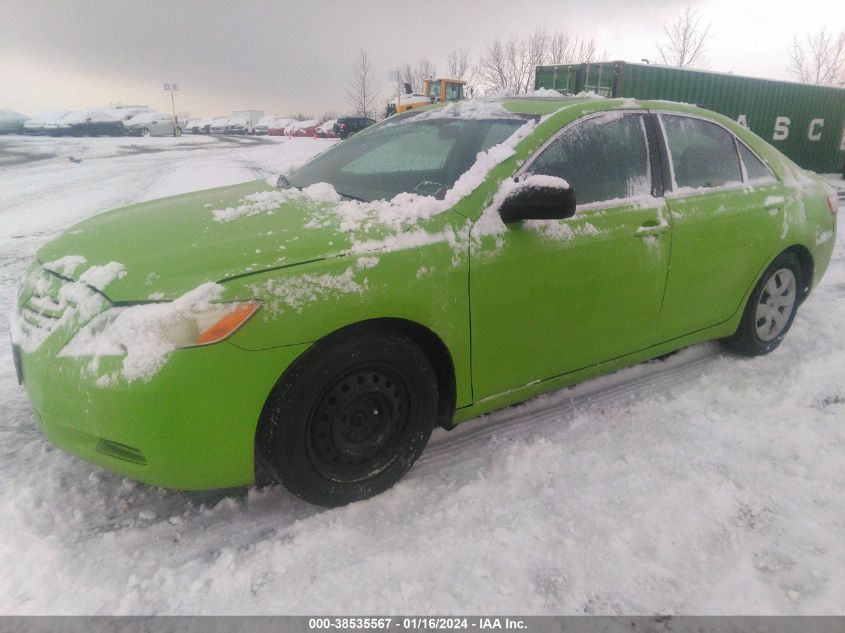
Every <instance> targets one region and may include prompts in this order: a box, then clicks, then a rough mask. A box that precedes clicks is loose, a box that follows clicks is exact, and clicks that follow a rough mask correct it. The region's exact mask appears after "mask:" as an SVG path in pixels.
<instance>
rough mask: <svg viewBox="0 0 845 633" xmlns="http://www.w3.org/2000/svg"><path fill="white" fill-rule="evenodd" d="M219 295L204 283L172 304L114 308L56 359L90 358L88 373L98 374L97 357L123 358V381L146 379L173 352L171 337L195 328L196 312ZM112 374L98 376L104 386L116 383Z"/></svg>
mask: <svg viewBox="0 0 845 633" xmlns="http://www.w3.org/2000/svg"><path fill="white" fill-rule="evenodd" d="M222 292H223V286H221V285H219V284H216V283H205V284H202V285H200V286H198V287H196V288H194V289H193V290H191V291H189V292H187V293H185V294H184V295H182V296H181V297H179V298H178V299H175V300H174V301H169V302H166V303H154V304H145V305H135V306H130V307H128V308H112V309H111V310H108V311H107V312H104V313H102V314H100V315H99V316H97V317H95V318H94V319H93V320H92V321H91V322H90V323H88V325H86V326H85V327H83V328H82V329H81V330H80V331H79V332H78V333H77V334H76V336H74V337H73V339H72V340H71V341H70V343H68V344H67V345H66V346H65V347H64V348H63V349H62V351H61V352H59V356H65V357H70V358H90V359H91V362H90V364H89V366H88V368H89V370H91V371H94V372H96V371H97V369H98V368H99V362H100V358H102V357H106V356H123V363H122V367H121V371H120V375H121V376H122V377H123V378H124V379H126V381H127V382H132V381H134V380H138V379H145V378H149V377H150V376H152V375H153V374H155V373H156V372H157V371H158V370H159V369H161V367H162V366H163V365H164V363H165V362H166V361H167V358H168V356H170V354H171V353H172V352H173V351H175V350H176V349H177V345H176V343H175V342H174V340H173V336H170V335H169V334H171V333H173V332H177V331H179V330H180V329H185V328H190V327H193V324H194V323H195V322H196V318H197V316H198V315H199V313H200V312H202V311H204V310H208V309H209V308H210V307H211V305H212V304H211V302H212V301H214V300H215V299H217V298H218V297H219V296H220V294H221V293H222ZM117 377H118V376H117V375H116V372H113V373H112V374H107V375H105V376H102V377H101V378H100V379H99V380H98V381H97V384H98V385H99V386H106V385H108V384H110V383H111V382H113V381H114V380H115V379H117Z"/></svg>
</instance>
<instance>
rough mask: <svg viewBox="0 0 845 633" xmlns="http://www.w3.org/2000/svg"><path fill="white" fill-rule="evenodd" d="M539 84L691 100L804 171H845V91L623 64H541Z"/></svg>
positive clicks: (564, 89) (565, 91) (565, 89)
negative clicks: (732, 122)
mask: <svg viewBox="0 0 845 633" xmlns="http://www.w3.org/2000/svg"><path fill="white" fill-rule="evenodd" d="M534 87H535V89H540V88H546V89H551V90H556V91H558V92H561V93H563V94H577V93H579V92H584V91H588V92H595V93H596V94H598V95H601V96H607V97H623V98H624V97H630V98H634V99H665V100H668V101H682V102H686V103H693V104H696V105H700V106H701V107H704V108H707V109H708V110H714V111H716V112H720V113H721V114H724V115H725V116H729V117H730V118H732V119H734V120H735V121H737V122H738V123H739V124H741V125H744V126H746V127H748V128H750V129H751V130H752V131H754V132H755V133H756V134H758V135H759V136H761V137H762V138H764V139H765V140H766V141H768V142H770V143H771V144H772V145H774V146H775V147H777V148H778V149H779V150H780V151H782V152H783V153H784V154H786V155H787V156H789V157H790V158H791V159H792V160H794V161H795V162H796V163H798V164H799V165H801V166H802V167H804V168H805V169H812V170H813V171H817V172H820V173H832V172H842V171H843V170H845V88H833V87H829V86H815V85H810V84H798V83H792V82H787V81H774V80H770V79H758V78H756V77H743V76H740V75H734V74H727V73H716V72H708V71H701V70H687V69H681V68H674V67H669V66H659V65H656V64H634V63H630V62H623V61H615V62H602V63H595V64H563V65H558V66H537V72H536V75H535V80H534Z"/></svg>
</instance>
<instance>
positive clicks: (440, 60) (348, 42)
mask: <svg viewBox="0 0 845 633" xmlns="http://www.w3.org/2000/svg"><path fill="white" fill-rule="evenodd" d="M685 4H686V2H684V1H677V0H647V1H645V2H641V1H639V0H627V1H626V0H580V1H577V2H576V1H572V0H484V1H481V0H415V1H408V0H346V1H343V0H338V1H336V2H332V1H328V0H308V1H307V2H305V1H290V0H288V1H285V2H281V1H276V2H269V1H267V2H261V1H257V0H256V1H253V0H238V1H236V2H235V1H230V2H223V1H217V2H212V1H205V2H189V1H184V0H168V1H166V2H165V1H158V0H153V1H149V0H145V1H142V2H138V1H121V2H106V1H104V0H72V1H63V0H49V1H46V2H45V1H33V0H0V108H8V109H12V110H17V111H19V112H23V113H25V114H30V115H32V114H35V113H36V112H39V111H44V110H61V109H82V108H85V107H91V106H95V105H105V104H110V103H118V102H120V103H140V104H148V105H150V106H152V107H155V108H158V109H166V110H169V109H170V101H169V97H168V95H167V93H165V92H164V91H163V89H162V83H163V82H164V81H175V82H177V83H179V85H180V91H179V92H178V93H176V98H177V103H176V106H177V109H178V110H186V111H189V112H190V113H191V114H192V115H194V116H200V115H204V116H212V115H221V116H222V115H227V114H229V113H230V112H231V111H232V110H236V109H247V108H253V109H261V110H264V111H265V112H266V113H267V114H289V113H294V112H303V113H305V114H314V115H319V114H320V113H322V112H325V111H328V110H336V111H339V112H344V111H345V110H346V109H347V105H346V98H345V89H346V83H347V81H348V79H349V75H350V73H351V68H352V64H353V57H354V55H355V54H356V52H357V51H358V50H359V49H360V48H364V49H365V50H366V51H367V52H368V53H369V55H370V57H371V58H372V60H373V62H374V67H375V70H376V73H375V75H376V79H377V81H378V83H379V84H381V88H382V89H383V90H384V95H385V100H386V98H387V96H388V91H389V90H390V87H391V86H390V84H389V83H388V81H387V73H388V70H389V69H390V68H395V67H396V66H397V65H399V64H400V63H402V62H403V61H408V62H416V61H417V60H418V59H419V58H420V57H428V58H429V59H431V60H432V61H433V62H434V63H435V65H436V66H437V67H438V69H440V70H441V71H445V69H446V55H447V54H448V52H449V51H450V50H451V49H453V48H457V47H462V48H466V49H468V50H469V51H470V53H471V54H472V56H473V58H475V57H477V55H478V54H479V53H481V52H482V51H483V50H484V47H485V44H486V43H487V42H489V41H490V40H491V39H493V38H494V37H496V36H501V37H506V36H509V35H511V34H514V33H520V34H524V33H528V32H530V31H531V30H533V29H534V28H536V27H538V26H545V27H546V28H547V29H549V30H564V31H568V32H569V33H570V34H571V35H577V36H580V37H593V38H595V39H596V41H597V43H598V47H599V50H600V51H604V52H606V53H607V56H608V58H609V59H624V60H628V61H639V60H640V59H641V58H643V57H646V58H649V59H651V60H654V59H656V58H657V51H656V43H657V42H658V41H660V39H661V29H662V26H663V24H664V23H666V22H669V21H671V20H672V19H674V18H676V17H677V15H678V14H679V13H681V12H682V11H683V8H684V6H685ZM692 4H693V6H694V7H696V8H698V9H699V11H700V13H701V15H702V18H703V22H705V23H710V24H711V36H710V39H709V42H708V44H709V49H710V50H709V55H708V56H709V59H710V64H709V67H708V68H709V69H710V70H717V71H724V72H734V73H737V74H746V75H754V76H760V77H771V78H775V79H787V78H789V75H787V73H786V69H785V67H786V64H787V61H788V60H787V48H788V46H789V44H790V42H791V41H792V38H793V36H794V35H796V34H797V35H803V34H805V33H807V32H810V31H816V30H818V29H820V28H821V27H823V26H826V27H827V28H828V29H829V30H832V31H834V32H838V31H839V30H841V29H845V2H843V1H842V0H801V2H798V3H796V2H793V1H787V0H701V1H698V2H693V3H692ZM441 74H445V73H441Z"/></svg>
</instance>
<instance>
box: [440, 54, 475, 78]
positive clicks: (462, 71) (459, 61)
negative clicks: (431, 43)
mask: <svg viewBox="0 0 845 633" xmlns="http://www.w3.org/2000/svg"><path fill="white" fill-rule="evenodd" d="M446 66H447V67H448V69H449V79H463V78H464V76H465V75H466V74H467V73H468V72H469V71H470V63H469V51H468V50H466V49H465V48H456V49H454V50H452V51H450V52H449V55H447V57H446Z"/></svg>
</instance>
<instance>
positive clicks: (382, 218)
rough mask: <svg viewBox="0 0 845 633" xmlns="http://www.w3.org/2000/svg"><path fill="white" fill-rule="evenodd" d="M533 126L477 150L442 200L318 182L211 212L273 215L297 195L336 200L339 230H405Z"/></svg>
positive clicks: (461, 191) (507, 152)
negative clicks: (378, 194) (371, 196)
mask: <svg viewBox="0 0 845 633" xmlns="http://www.w3.org/2000/svg"><path fill="white" fill-rule="evenodd" d="M464 105H465V104H464ZM448 109H449V107H448V106H447V107H446V108H443V109H442V110H438V111H435V112H432V113H425V114H426V115H428V114H432V115H439V116H451V115H450V114H448V113H446V114H443V113H444V111H446V110H448ZM500 112H505V113H507V115H508V117H509V118H512V117H513V113H511V112H508V111H507V110H504V108H502V106H501V104H499V103H483V104H482V105H480V106H479V107H477V108H475V109H473V110H472V113H473V115H474V116H475V117H477V118H482V117H488V118H489V117H491V116H492V117H497V116H499V113H500ZM420 116H422V115H420ZM535 125H536V124H535V122H534V121H526V123H525V124H524V125H522V126H520V127H519V128H517V130H516V131H515V132H514V133H513V134H511V136H509V137H508V138H507V139H505V140H504V141H503V142H501V143H499V144H498V145H494V146H493V147H491V148H490V149H488V150H486V151H484V152H479V153H478V155H477V156H476V160H475V163H473V165H472V167H470V168H469V169H468V170H467V171H466V172H464V173H463V174H462V175H461V177H460V178H458V180H457V182H455V184H454V186H453V187H452V188H451V189H449V190H448V191H447V192H446V195H445V196H444V198H443V199H442V200H438V199H437V198H435V197H433V196H426V195H420V194H415V193H407V192H405V193H400V194H398V195H397V196H394V197H393V198H392V199H391V200H373V201H372V202H362V201H358V200H342V198H341V196H340V195H339V194H338V193H337V192H336V191H335V190H334V188H333V187H332V186H331V185H330V184H328V183H317V184H314V185H311V186H309V187H305V188H304V189H302V190H298V189H283V190H281V191H267V192H258V193H254V194H249V195H248V196H245V197H244V198H242V199H241V200H240V204H239V205H238V206H237V207H228V208H226V209H216V210H214V211H212V215H213V217H214V219H215V220H216V221H218V222H228V221H231V220H234V219H236V218H241V217H245V216H250V215H256V214H259V213H267V214H272V213H273V212H275V211H276V210H277V209H278V207H279V205H280V204H282V203H284V202H288V201H291V200H294V199H299V200H303V201H307V202H310V203H315V204H320V203H334V204H335V206H333V207H332V208H330V209H329V210H328V212H329V213H330V214H332V215H333V216H335V217H337V216H339V218H340V229H341V231H344V232H359V231H368V230H370V229H372V228H375V227H376V226H385V227H389V228H391V229H393V230H397V231H398V230H402V229H403V228H407V227H408V226H409V225H413V224H416V223H417V222H420V221H423V220H427V219H429V218H431V217H432V216H434V215H437V214H439V213H442V212H444V211H446V210H447V209H449V208H451V207H453V206H454V205H455V204H456V203H457V202H458V201H460V200H461V199H462V198H464V197H466V196H467V195H469V194H470V193H472V192H473V191H474V190H475V189H476V188H477V187H478V186H479V185H481V183H483V182H484V179H485V178H486V177H487V174H489V173H490V170H492V169H493V168H494V167H495V166H496V165H498V164H500V163H502V162H503V161H505V160H507V159H508V158H510V157H511V156H513V154H514V148H515V147H516V146H517V144H519V142H520V141H521V140H522V139H524V138H525V137H526V136H528V134H530V133H531V132H532V131H533V130H534V128H535ZM330 221H331V220H330V217H329V216H326V215H325V214H323V215H322V216H321V215H319V214H317V215H315V217H314V218H312V220H311V221H310V222H309V223H308V224H307V225H306V226H307V227H308V228H316V227H318V226H323V225H325V224H326V223H328V222H330Z"/></svg>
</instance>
